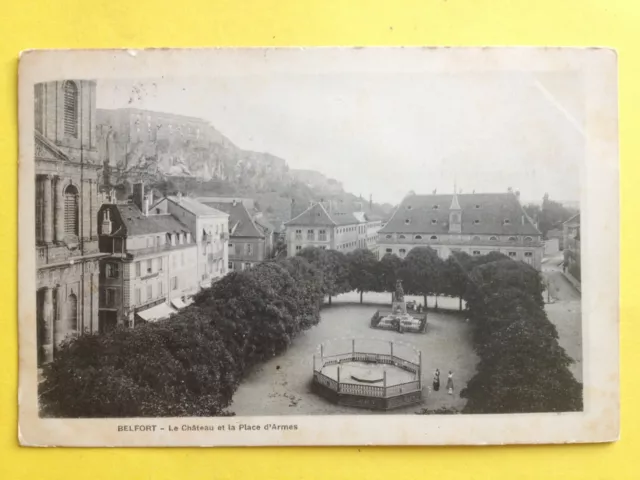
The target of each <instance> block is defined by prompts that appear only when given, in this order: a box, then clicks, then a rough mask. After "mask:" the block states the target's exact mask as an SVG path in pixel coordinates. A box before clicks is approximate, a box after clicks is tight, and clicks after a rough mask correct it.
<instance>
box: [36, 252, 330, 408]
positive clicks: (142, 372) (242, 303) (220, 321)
mask: <svg viewBox="0 0 640 480" xmlns="http://www.w3.org/2000/svg"><path fill="white" fill-rule="evenodd" d="M321 287H322V285H321V277H320V274H319V272H318V271H317V270H316V269H315V268H313V267H312V266H310V265H309V263H308V262H306V261H305V260H304V259H302V258H289V259H285V260H282V261H278V262H268V263H263V264H261V265H258V266H256V267H255V268H253V269H251V270H245V271H242V272H234V273H230V274H229V275H227V276H225V277H224V278H222V279H221V280H220V281H219V282H217V283H215V284H214V285H213V286H212V287H211V288H209V289H206V290H204V291H202V292H200V293H199V294H198V295H197V296H196V298H195V301H194V303H193V304H192V305H191V306H189V307H187V308H185V309H184V310H181V311H180V312H178V313H177V314H175V315H173V316H172V317H171V318H170V319H168V320H165V321H160V322H156V323H149V324H144V325H140V326H137V327H136V328H134V329H118V330H116V331H114V332H111V333H108V334H104V335H97V334H87V335H82V336H79V337H77V338H74V339H71V340H69V341H67V342H65V343H64V344H63V345H62V346H61V347H60V348H59V349H58V351H57V352H56V356H55V360H54V361H53V362H52V363H51V364H49V365H46V366H45V368H44V381H43V382H42V383H41V384H40V388H39V393H40V395H39V397H40V405H41V411H42V414H43V415H45V416H49V417H93V418H100V417H169V416H212V415H224V414H225V409H226V408H227V407H228V406H229V404H230V403H231V399H232V397H233V394H234V392H235V391H236V389H237V387H238V384H239V382H240V381H241V379H242V378H243V376H244V375H245V374H246V372H247V371H248V369H250V368H251V367H252V366H254V365H257V364H260V363H261V362H264V361H265V360H267V359H268V358H271V357H273V356H274V355H278V354H279V353H282V352H283V351H284V350H286V349H287V347H288V346H289V344H290V343H291V341H292V340H293V339H294V338H295V337H296V335H297V334H299V333H300V332H301V331H303V330H305V329H308V328H309V327H311V326H312V325H315V324H317V322H318V321H319V319H320V315H319V309H320V304H321V302H322V290H321Z"/></svg>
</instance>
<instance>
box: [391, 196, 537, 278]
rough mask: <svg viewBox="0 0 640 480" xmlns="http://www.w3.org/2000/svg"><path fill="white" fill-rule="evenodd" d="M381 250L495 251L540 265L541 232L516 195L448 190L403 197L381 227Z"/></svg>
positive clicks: (443, 255) (444, 255)
mask: <svg viewBox="0 0 640 480" xmlns="http://www.w3.org/2000/svg"><path fill="white" fill-rule="evenodd" d="M378 244H379V248H380V254H381V256H382V255H386V254H394V255H397V256H398V257H400V258H403V257H405V256H406V255H407V253H409V251H410V250H411V249H412V248H414V247H418V246H428V247H431V248H433V249H434V250H436V251H437V252H438V255H439V256H440V257H441V258H443V259H444V258H447V257H448V256H449V255H450V254H451V252H455V251H459V252H465V253H468V254H469V255H484V254H487V253H490V252H500V253H502V254H504V255H506V256H508V257H509V258H512V259H514V260H521V261H523V262H525V263H528V264H530V265H532V266H534V267H535V268H537V269H540V268H541V263H542V256H543V249H544V246H543V242H542V234H541V233H540V231H539V230H538V228H537V227H536V225H535V224H534V222H533V220H532V219H531V218H530V217H529V216H528V215H527V214H526V213H525V211H524V209H523V208H522V205H521V204H520V195H519V193H518V192H514V191H512V190H511V189H509V191H507V192H505V193H470V194H462V193H453V194H432V195H416V194H414V193H410V194H409V195H407V196H406V197H405V198H404V200H403V201H402V203H401V204H400V206H399V207H398V208H397V209H396V211H395V212H394V214H393V216H392V217H391V219H389V221H388V222H387V223H386V225H385V226H384V227H383V228H382V229H380V231H379V238H378Z"/></svg>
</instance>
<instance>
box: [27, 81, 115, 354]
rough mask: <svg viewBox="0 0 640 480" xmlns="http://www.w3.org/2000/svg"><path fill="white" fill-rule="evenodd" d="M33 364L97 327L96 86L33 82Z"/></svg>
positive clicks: (80, 83)
mask: <svg viewBox="0 0 640 480" xmlns="http://www.w3.org/2000/svg"><path fill="white" fill-rule="evenodd" d="M34 94H35V97H34V115H35V117H34V121H35V125H34V127H35V134H34V135H35V139H34V140H35V170H36V178H35V182H36V189H35V190H36V192H35V206H36V212H35V213H36V222H35V233H36V245H35V248H36V266H37V292H36V302H37V322H38V323H37V326H38V328H37V332H38V339H37V341H38V355H39V358H38V361H39V363H46V362H50V361H51V360H53V358H54V355H55V351H56V348H57V346H58V345H59V344H60V343H61V342H62V341H63V340H64V339H65V338H67V337H69V336H73V335H76V334H79V333H82V332H96V331H97V330H98V284H99V260H100V257H102V256H103V255H102V254H101V253H100V251H99V248H98V229H97V220H96V218H97V212H98V209H99V208H100V200H99V198H100V197H99V195H98V183H97V181H98V172H99V169H100V167H101V166H100V165H99V162H98V158H97V155H98V154H97V146H96V132H95V110H96V108H95V105H96V83H95V82H94V81H87V80H67V81H60V82H47V83H40V84H37V85H35V91H34Z"/></svg>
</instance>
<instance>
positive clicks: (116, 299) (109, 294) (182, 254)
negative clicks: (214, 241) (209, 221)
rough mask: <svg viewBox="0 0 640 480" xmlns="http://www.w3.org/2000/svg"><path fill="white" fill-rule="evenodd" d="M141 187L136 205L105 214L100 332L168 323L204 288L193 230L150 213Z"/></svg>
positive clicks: (111, 207)
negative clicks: (154, 322) (161, 321)
mask: <svg viewBox="0 0 640 480" xmlns="http://www.w3.org/2000/svg"><path fill="white" fill-rule="evenodd" d="M150 203H151V198H149V196H145V195H144V188H143V187H142V185H141V184H137V185H135V186H134V195H133V203H129V204H105V205H103V206H102V208H101V209H100V213H99V220H100V225H99V235H100V250H101V251H102V252H104V253H105V254H108V256H107V257H105V258H103V259H101V260H100V331H101V332H104V331H108V330H110V329H112V328H115V327H116V326H118V325H124V326H129V327H133V326H135V325H136V324H137V323H140V322H148V321H154V320H160V319H163V318H167V317H168V316H170V315H171V314H172V313H174V312H176V311H177V310H179V309H180V308H182V307H184V306H185V305H186V303H187V302H188V301H189V297H190V296H191V295H193V294H194V293H196V292H197V291H198V289H199V285H198V276H197V271H198V245H197V243H196V241H195V239H194V238H193V236H192V234H191V230H190V228H189V227H188V226H187V225H185V224H184V223H182V222H180V221H179V219H177V218H176V217H175V216H173V215H171V214H168V213H160V214H152V213H150V212H149V204H150Z"/></svg>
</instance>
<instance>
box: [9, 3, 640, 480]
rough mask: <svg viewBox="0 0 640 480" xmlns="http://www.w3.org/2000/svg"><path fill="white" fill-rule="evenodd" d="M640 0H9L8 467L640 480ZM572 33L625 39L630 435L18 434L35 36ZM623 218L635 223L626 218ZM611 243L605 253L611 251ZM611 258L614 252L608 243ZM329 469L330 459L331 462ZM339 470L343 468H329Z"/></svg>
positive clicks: (484, 38) (260, 41)
mask: <svg viewBox="0 0 640 480" xmlns="http://www.w3.org/2000/svg"><path fill="white" fill-rule="evenodd" d="M639 32H640V1H638V0H627V1H625V0H544V1H542V0H534V1H531V0H416V1H409V0H386V1H375V0H191V1H189V0H182V1H180V0H173V1H167V0H108V1H90V0H89V1H88V0H57V1H56V0H49V1H46V0H41V1H34V0H6V1H4V2H2V7H1V8H0V127H1V130H0V192H1V197H0V198H1V200H2V202H1V204H0V228H1V229H2V230H3V235H0V237H1V240H0V262H1V264H0V280H1V282H0V294H1V297H0V298H1V300H2V307H1V310H0V312H1V313H0V361H1V365H0V478H2V479H5V478H6V479H11V480H13V479H21V478H37V479H58V478H59V479H64V480H71V479H73V478H92V479H111V478H121V479H127V478H132V479H133V478H136V479H143V478H145V479H146V478H154V479H155V478H172V479H175V478H183V477H184V478H208V479H226V478H230V479H231V478H233V479H235V478H247V479H253V478H256V479H258V478H260V479H278V480H279V479H285V478H296V479H315V478H322V479H333V478H335V479H342V478H348V479H350V480H353V479H356V478H367V479H377V478H391V479H395V478H405V479H413V478H446V479H447V480H452V479H457V478H461V479H470V478H473V479H485V478H487V479H489V478H491V479H494V478H498V479H516V478H517V479H520V478H522V479H542V478H562V479H563V480H569V479H584V478H594V479H595V478H598V479H609V478H611V479H614V478H615V479H625V478H635V479H640V467H639V466H638V456H639V455H640V453H639V452H640V416H639V414H638V412H640V382H639V379H640V372H639V368H640V356H639V354H638V352H639V351H640V348H639V347H638V342H639V340H640V315H638V313H639V311H640V296H639V295H634V294H633V293H632V292H633V291H634V290H635V289H636V288H638V287H640V282H634V280H633V278H634V276H635V275H636V274H637V273H638V272H640V268H639V266H640V265H639V261H640V251H639V249H638V244H639V242H640V240H639V239H640V236H639V234H640V227H639V225H640V221H639V219H638V212H640V189H639V188H638V186H637V185H636V180H637V179H638V172H639V171H640V166H639V165H640V163H639V162H638V159H639V158H640V133H639V132H638V129H639V128H640V108H639V107H640V105H639V102H638V100H639V96H640V71H639V65H640V54H639V50H638V48H639V46H640V41H639V40H640V34H639ZM425 44H426V45H570V46H609V47H614V48H616V49H617V50H618V53H619V71H620V135H621V172H622V174H621V198H622V208H621V215H622V257H623V260H622V262H621V275H622V298H621V331H622V339H621V351H622V356H621V365H622V405H623V408H622V440H621V441H620V442H619V443H617V444H612V445H574V446H538V447H469V448H447V447H442V448H364V447H363V448H296V449H275V448H263V449H137V450H134V449H84V450H79V449H26V448H20V447H18V445H17V424H16V414H17V402H16V398H17V382H16V379H17V369H18V365H17V321H16V257H17V241H16V237H17V231H16V222H17V221H18V218H17V200H16V199H17V121H16V115H17V96H16V95H17V59H18V54H19V52H20V51H21V50H24V49H28V48H95V47H103V48H106V47H136V48H140V47H147V46H149V47H151V46H176V47H179V46H214V45H220V46H231V45H233V46H244V45H247V46H248V45H265V46H280V45H282V46H286V45H425ZM625 219H626V222H625ZM603 254H604V253H603ZM611 261H616V259H615V258H611ZM330 469H331V470H330ZM330 471H332V473H330Z"/></svg>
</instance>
